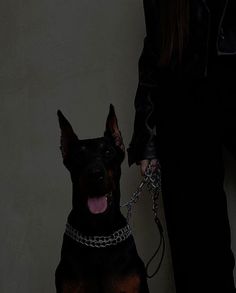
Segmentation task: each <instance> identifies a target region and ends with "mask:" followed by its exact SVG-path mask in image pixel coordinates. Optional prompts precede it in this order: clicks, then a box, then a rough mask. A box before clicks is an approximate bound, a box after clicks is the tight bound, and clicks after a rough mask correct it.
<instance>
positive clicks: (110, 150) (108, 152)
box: [103, 148, 113, 157]
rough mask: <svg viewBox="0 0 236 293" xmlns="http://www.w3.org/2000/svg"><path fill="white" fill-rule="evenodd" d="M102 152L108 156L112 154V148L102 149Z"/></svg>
mask: <svg viewBox="0 0 236 293" xmlns="http://www.w3.org/2000/svg"><path fill="white" fill-rule="evenodd" d="M103 154H104V155H105V157H110V156H112V154H113V150H112V149H108V148H106V149H104V151H103Z"/></svg>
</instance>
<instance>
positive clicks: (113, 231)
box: [56, 105, 149, 293]
mask: <svg viewBox="0 0 236 293" xmlns="http://www.w3.org/2000/svg"><path fill="white" fill-rule="evenodd" d="M58 118H59V124H60V128H61V152H62V156H63V162H64V165H65V166H66V168H67V169H68V170H69V172H70V175H71V179H72V184H73V195H72V205H73V207H72V211H71V213H70V214H69V217H68V222H67V226H66V231H65V234H64V239H63V245H62V250H61V260H60V263H59V265H58V267H57V270H56V288H57V293H62V292H63V293H148V292H149V290H148V285H147V281H146V272H145V267H144V264H143V262H142V260H141V259H140V257H139V256H138V253H137V250H136V246H135V242H134V239H133V236H132V235H131V231H130V228H129V225H128V224H127V221H126V219H125V217H124V216H123V215H122V213H121V211H120V185H119V181H120V176H121V167H120V166H121V163H122V161H123V159H124V155H125V149H124V145H123V142H122V137H121V134H120V131H119V128H118V124H117V118H116V115H115V111H114V107H113V106H112V105H111V106H110V112H109V115H108V117H107V121H106V130H105V133H104V136H103V137H100V138H95V139H85V140H80V139H78V138H77V136H76V135H75V133H74V131H73V129H72V127H71V125H70V123H69V122H68V121H67V120H66V118H65V117H64V116H63V114H62V113H61V112H60V111H58Z"/></svg>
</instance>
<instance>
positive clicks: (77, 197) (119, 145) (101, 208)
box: [57, 105, 125, 215]
mask: <svg viewBox="0 0 236 293" xmlns="http://www.w3.org/2000/svg"><path fill="white" fill-rule="evenodd" d="M57 114H58V119H59V125H60V128H61V147H60V149H61V153H62V157H63V163H64V165H65V166H66V168H67V169H68V170H69V172H70V174H71V179H72V183H73V209H77V210H81V211H83V212H86V213H90V214H93V215H98V214H104V213H106V212H108V211H109V210H110V209H112V208H113V209H114V208H117V209H118V208H119V201H120V192H119V180H120V175H121V168H120V166H121V163H122V161H123V160H124V156H125V148H124V144H123V140H122V136H121V133H120V130H119V128H118V123H117V118H116V114H115V110H114V107H113V106H112V105H110V111H109V114H108V117H107V121H106V129H105V132H104V136H103V137H99V138H94V139H82V140H81V139H79V138H78V137H77V136H76V134H75V133H74V131H73V129H72V126H71V125H70V123H69V121H68V120H67V119H66V118H65V116H64V115H63V114H62V112H61V111H58V112H57Z"/></svg>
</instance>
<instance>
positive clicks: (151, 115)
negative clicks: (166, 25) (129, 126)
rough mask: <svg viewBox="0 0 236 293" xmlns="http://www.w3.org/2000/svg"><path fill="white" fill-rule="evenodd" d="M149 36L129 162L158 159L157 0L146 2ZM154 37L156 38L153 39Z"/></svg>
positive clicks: (141, 63) (140, 66)
mask: <svg viewBox="0 0 236 293" xmlns="http://www.w3.org/2000/svg"><path fill="white" fill-rule="evenodd" d="M144 13H145V23H146V36H145V39H144V45H143V50H142V53H141V56H140V58H139V62H138V72H139V82H138V87H137V91H136V95H135V100H134V106H135V119H134V130H133V135H132V139H131V142H130V145H129V148H128V150H127V151H128V163H129V166H131V165H132V164H133V163H138V162H139V161H141V160H143V159H152V158H156V157H157V153H156V146H155V145H156V136H155V108H154V95H153V93H154V92H156V88H157V87H158V80H159V79H158V75H159V67H158V60H159V49H158V47H159V46H158V41H159V38H158V8H157V1H156V0H144ZM154 35H155V39H153V37H152V36H154Z"/></svg>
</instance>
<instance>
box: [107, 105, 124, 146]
mask: <svg viewBox="0 0 236 293" xmlns="http://www.w3.org/2000/svg"><path fill="white" fill-rule="evenodd" d="M104 136H108V137H111V138H112V139H113V140H114V143H115V145H116V146H118V147H119V148H120V149H121V150H122V151H125V146H124V143H123V139H122V136H121V132H120V130H119V126H118V121H117V118H116V113H115V108H114V106H113V105H112V104H110V110H109V114H108V116H107V121H106V130H105V132H104Z"/></svg>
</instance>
